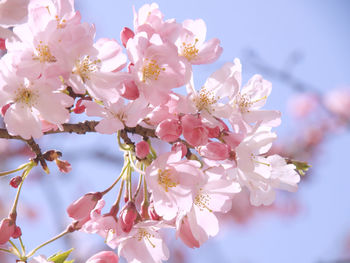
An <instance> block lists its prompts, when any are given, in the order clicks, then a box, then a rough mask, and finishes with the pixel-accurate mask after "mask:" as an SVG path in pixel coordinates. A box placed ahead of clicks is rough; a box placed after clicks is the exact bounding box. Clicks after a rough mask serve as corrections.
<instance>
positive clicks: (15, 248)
mask: <svg viewBox="0 0 350 263" xmlns="http://www.w3.org/2000/svg"><path fill="white" fill-rule="evenodd" d="M9 243H10V244H11V245H12V247H13V249H14V252H16V255H17V256H18V257H19V258H20V257H21V252H19V249H18V247H17V246H16V245H15V243H13V242H12V241H11V240H9ZM11 253H12V252H11ZM12 254H13V253H12Z"/></svg>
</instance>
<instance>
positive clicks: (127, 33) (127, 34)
mask: <svg viewBox="0 0 350 263" xmlns="http://www.w3.org/2000/svg"><path fill="white" fill-rule="evenodd" d="M134 36H135V33H134V31H132V30H131V29H130V28H128V27H124V28H123V30H122V31H121V32H120V40H121V41H122V43H123V46H124V47H126V44H127V43H128V40H129V39H130V38H133V37H134Z"/></svg>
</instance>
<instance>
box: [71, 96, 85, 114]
mask: <svg viewBox="0 0 350 263" xmlns="http://www.w3.org/2000/svg"><path fill="white" fill-rule="evenodd" d="M82 102H83V100H82V99H79V100H78V101H77V103H76V104H75V108H74V109H73V112H74V113H75V114H81V113H83V112H84V111H85V109H86V107H85V105H81V103H82Z"/></svg>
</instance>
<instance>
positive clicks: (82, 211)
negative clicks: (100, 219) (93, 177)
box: [67, 192, 102, 221]
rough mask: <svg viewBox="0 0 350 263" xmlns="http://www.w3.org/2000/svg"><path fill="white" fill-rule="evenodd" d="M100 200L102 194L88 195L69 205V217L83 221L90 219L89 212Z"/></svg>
mask: <svg viewBox="0 0 350 263" xmlns="http://www.w3.org/2000/svg"><path fill="white" fill-rule="evenodd" d="M101 198H102V193H100V192H96V193H88V194H86V195H84V196H82V197H80V198H79V199H78V200H76V201H75V202H74V203H72V204H70V205H69V206H68V208H67V213H68V215H69V217H71V218H74V219H76V220H79V221H81V220H83V219H85V218H89V217H90V212H91V211H92V210H93V209H94V208H95V206H96V204H97V202H98V200H100V199H101Z"/></svg>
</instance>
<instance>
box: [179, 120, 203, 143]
mask: <svg viewBox="0 0 350 263" xmlns="http://www.w3.org/2000/svg"><path fill="white" fill-rule="evenodd" d="M181 123H182V128H183V136H184V138H185V139H186V141H187V142H188V143H189V144H191V145H192V146H199V145H204V144H206V143H207V142H208V130H207V129H206V128H205V127H204V125H203V124H202V121H201V118H200V116H193V115H191V114H186V115H185V116H183V117H182V118H181Z"/></svg>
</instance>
